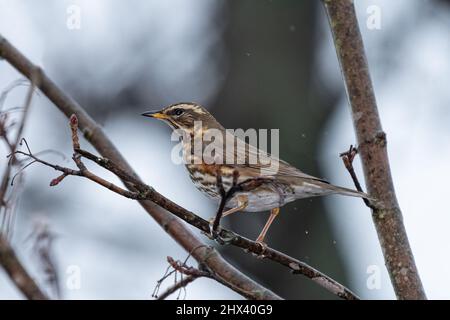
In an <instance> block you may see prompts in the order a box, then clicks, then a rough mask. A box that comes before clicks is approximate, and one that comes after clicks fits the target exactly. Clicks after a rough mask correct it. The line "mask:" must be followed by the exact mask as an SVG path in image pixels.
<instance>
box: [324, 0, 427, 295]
mask: <svg viewBox="0 0 450 320" xmlns="http://www.w3.org/2000/svg"><path fill="white" fill-rule="evenodd" d="M323 3H324V5H325V10H326V12H327V14H328V18H329V22H330V27H331V31H332V33H333V38H334V43H335V47H336V52H337V56H338V58H339V63H340V66H341V70H342V74H343V77H344V81H345V85H346V89H347V95H348V98H349V102H350V107H351V112H352V116H353V117H352V118H353V124H354V127H355V131H356V136H357V138H358V151H359V154H360V155H361V160H362V166H363V170H364V176H365V180H366V185H367V189H368V193H369V194H370V196H371V197H373V198H375V199H377V200H378V202H379V204H377V206H376V207H375V208H373V209H372V217H373V222H374V224H375V227H376V230H377V233H378V238H379V240H380V245H381V248H382V250H383V254H384V259H385V261H386V267H387V270H388V272H389V275H390V277H391V282H392V285H393V287H394V291H395V293H396V295H397V298H398V299H426V295H425V292H424V289H423V286H422V282H421V280H420V277H419V273H418V271H417V267H416V264H415V261H414V256H413V253H412V251H411V247H410V245H409V241H408V237H407V234H406V230H405V226H404V224H403V218H402V212H401V210H400V206H399V204H398V202H397V198H396V196H395V190H394V184H393V181H392V176H391V170H390V167H389V160H388V154H387V150H386V143H387V142H386V141H387V140H386V134H385V133H384V132H383V129H382V127H381V121H380V117H379V115H378V108H377V104H376V101H375V94H374V90H373V86H372V82H371V79H370V74H369V67H368V64H367V59H366V56H365V53H364V44H363V41H362V37H361V33H360V30H359V27H358V20H357V18H356V13H355V8H354V5H353V1H350V0H323Z"/></svg>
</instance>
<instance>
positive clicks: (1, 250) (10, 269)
mask: <svg viewBox="0 0 450 320" xmlns="http://www.w3.org/2000/svg"><path fill="white" fill-rule="evenodd" d="M0 265H1V266H2V267H3V268H4V269H5V271H6V273H7V274H8V276H9V278H10V279H11V280H12V281H13V282H14V284H15V285H16V287H17V288H18V289H19V290H20V291H21V292H22V293H23V294H24V295H25V297H27V298H28V299H33V300H46V299H48V298H47V296H46V295H45V294H44V293H43V292H42V291H41V289H39V287H38V285H37V284H36V282H35V281H34V280H33V278H32V277H31V276H30V275H29V274H28V272H27V271H26V270H25V268H24V267H23V265H22V263H21V262H20V261H19V259H18V258H17V256H16V254H15V253H14V250H13V249H12V248H11V246H10V245H9V243H8V241H7V240H6V239H5V238H4V237H3V236H2V235H1V234H0Z"/></svg>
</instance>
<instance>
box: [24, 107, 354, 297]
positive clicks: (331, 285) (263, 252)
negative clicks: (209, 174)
mask: <svg viewBox="0 0 450 320" xmlns="http://www.w3.org/2000/svg"><path fill="white" fill-rule="evenodd" d="M69 122H70V127H71V132H72V145H73V149H74V155H73V159H74V161H75V163H76V164H77V166H78V168H79V169H80V170H74V169H70V168H65V167H61V166H58V165H54V164H50V163H48V162H46V161H43V160H41V159H39V158H38V157H36V156H35V155H33V154H32V153H31V150H30V148H29V147H28V145H27V150H28V151H27V152H24V151H20V150H19V151H16V153H17V154H22V155H25V156H29V157H30V158H32V159H33V160H34V161H36V162H38V163H41V164H43V165H46V166H49V167H51V168H53V169H55V170H57V171H60V172H62V173H63V175H61V176H58V177H57V178H56V179H53V180H52V182H51V183H50V185H56V184H57V183H55V181H60V180H62V178H61V177H63V176H64V177H65V176H68V175H74V176H81V177H86V178H88V179H89V180H91V181H93V182H95V183H97V184H99V185H101V186H103V187H105V188H107V189H110V190H111V191H113V192H115V193H117V194H119V195H122V196H124V197H127V198H130V199H135V200H151V201H153V202H155V203H157V204H158V205H160V206H161V207H163V208H164V209H166V210H168V211H170V212H172V213H173V214H175V215H176V216H177V217H179V218H181V219H183V220H184V221H186V222H187V223H189V224H191V225H192V226H194V227H196V228H198V229H200V230H201V231H203V232H204V233H206V234H209V232H210V224H209V222H208V221H206V220H204V219H203V218H201V217H199V216H197V215H196V214H194V213H192V212H190V211H188V210H186V209H184V208H182V207H180V206H178V205H177V204H175V203H173V202H171V201H170V200H168V199H166V198H164V197H163V196H161V195H160V194H159V193H158V192H156V191H155V190H154V189H153V188H152V187H150V186H148V185H146V184H144V183H142V182H140V181H139V180H137V179H136V178H134V177H133V176H131V175H129V174H128V173H127V172H125V171H124V170H122V169H121V168H120V167H118V166H117V165H116V164H115V163H114V162H112V161H111V160H109V159H105V158H101V157H98V156H95V155H93V154H92V153H90V152H88V151H86V150H83V149H79V148H78V149H77V147H80V145H79V139H78V136H77V125H78V121H77V119H76V116H75V115H72V116H71V117H70V121H69ZM81 157H84V158H86V159H89V160H91V161H93V162H95V163H96V164H98V165H99V166H101V167H103V168H105V169H107V170H108V171H111V172H112V173H114V174H115V175H117V176H118V177H119V178H120V179H121V180H122V181H125V183H126V184H128V185H133V188H135V189H136V190H137V191H135V192H132V191H128V190H126V189H123V188H121V187H119V186H117V185H115V184H113V183H111V182H108V181H106V180H104V179H103V178H101V177H99V176H97V175H95V174H93V173H92V172H90V171H89V170H88V169H87V168H86V166H85V165H84V164H83V162H82V161H81ZM219 180H220V178H219ZM260 183H262V181H259V180H254V179H253V180H249V181H245V182H243V183H241V184H239V185H236V186H235V188H234V190H250V189H252V188H255V187H256V186H258V185H259V184H260ZM225 199H226V198H225ZM222 209H223V208H222ZM219 210H220V209H219ZM217 236H218V238H219V239H225V240H224V242H227V243H230V244H232V245H234V246H237V247H240V248H242V249H245V250H246V251H248V252H251V253H253V254H255V255H257V256H259V257H262V258H267V259H270V260H273V261H275V262H278V263H280V264H282V265H284V266H286V267H288V268H289V269H291V271H292V272H293V273H294V274H302V275H304V276H306V277H308V278H310V279H312V280H313V281H315V282H317V283H318V284H319V285H321V286H323V287H324V288H326V289H327V290H329V291H330V292H332V293H333V294H335V295H337V296H339V297H342V298H345V299H352V300H353V299H358V297H357V296H356V295H355V294H354V293H352V292H351V291H350V290H349V289H347V288H345V287H344V286H343V285H341V284H340V283H338V282H337V281H335V280H333V279H331V278H330V277H328V276H327V275H325V274H323V273H321V272H319V271H317V270H315V269H314V268H312V267H311V266H309V265H307V264H306V263H304V262H301V261H299V260H297V259H294V258H292V257H289V256H288V255H285V254H283V253H281V252H278V251H276V250H274V249H272V248H270V247H267V246H264V247H262V246H261V244H260V243H258V242H255V241H251V240H249V239H247V238H244V237H242V236H240V235H238V234H236V233H234V232H232V231H229V230H226V229H222V228H220V229H218V230H217ZM195 251H196V250H194V251H193V254H194V253H195ZM199 263H201V262H200V261H199ZM208 268H209V267H208ZM211 273H212V274H216V272H214V271H213V270H211ZM215 278H216V280H217V278H221V279H222V281H226V280H225V279H223V278H222V277H221V276H220V275H218V276H217V277H215ZM226 285H227V286H228V287H230V288H232V289H234V290H235V291H238V292H240V293H243V292H244V293H246V296H251V294H250V293H248V292H252V291H247V290H245V289H241V288H239V287H236V286H235V285H233V284H230V283H227V284H226Z"/></svg>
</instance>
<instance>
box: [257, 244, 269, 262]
mask: <svg viewBox="0 0 450 320" xmlns="http://www.w3.org/2000/svg"><path fill="white" fill-rule="evenodd" d="M255 243H256V244H258V245H259V246H260V247H261V250H260V251H259V253H258V254H255V255H256V257H257V258H258V259H264V258H265V257H266V256H265V255H264V253H265V252H266V250H267V248H268V246H267V244H266V243H265V242H263V241H261V240H256V241H255Z"/></svg>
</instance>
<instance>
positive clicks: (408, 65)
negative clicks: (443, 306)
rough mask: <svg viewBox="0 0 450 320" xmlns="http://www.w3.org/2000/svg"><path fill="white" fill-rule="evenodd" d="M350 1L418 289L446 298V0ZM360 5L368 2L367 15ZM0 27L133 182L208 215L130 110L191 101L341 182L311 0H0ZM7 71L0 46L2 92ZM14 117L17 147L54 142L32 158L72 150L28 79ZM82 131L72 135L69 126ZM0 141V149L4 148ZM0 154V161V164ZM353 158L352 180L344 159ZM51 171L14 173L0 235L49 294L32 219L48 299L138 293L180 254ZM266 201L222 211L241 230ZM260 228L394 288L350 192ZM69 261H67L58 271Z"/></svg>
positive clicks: (350, 282)
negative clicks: (270, 136) (20, 132)
mask: <svg viewBox="0 0 450 320" xmlns="http://www.w3.org/2000/svg"><path fill="white" fill-rule="evenodd" d="M355 3H356V9H357V14H358V18H359V22H360V28H361V32H362V34H363V39H364V41H365V47H366V53H367V57H368V61H369V66H370V71H371V76H372V80H373V83H374V87H375V93H376V97H377V101H378V105H379V109H380V115H381V119H382V123H383V127H384V130H385V131H386V133H387V137H388V151H389V156H390V159H391V166H392V173H393V177H394V182H395V186H396V191H397V194H398V198H399V202H400V206H401V208H402V210H403V214H404V220H405V224H406V228H407V232H408V235H409V239H410V242H411V245H412V249H413V252H414V254H415V258H416V262H417V264H418V268H419V272H420V275H421V277H422V280H423V283H424V286H425V290H426V293H427V295H428V297H429V298H434V299H448V298H450V293H449V292H448V290H447V289H446V288H448V287H449V286H450V276H449V275H448V271H450V254H449V253H448V250H446V245H447V244H448V243H449V242H450V233H449V232H448V226H449V225H450V212H449V209H448V207H447V204H446V197H448V195H449V194H448V186H447V181H449V180H450V171H449V169H448V168H449V167H448V164H449V163H450V148H449V145H450V129H449V126H448V124H449V122H450V108H449V105H450V90H448V88H449V85H450V25H449V21H450V5H449V4H450V3H449V1H444V0H428V1H425V0H414V1H411V0H398V1H388V0H383V1H382V0H371V1H365V0H358V1H355ZM374 13H375V14H378V13H379V24H378V25H375V26H374V25H373V20H371V19H373V14H374ZM77 18H79V19H77ZM74 19H75V20H74ZM0 33H1V34H2V35H3V36H5V37H6V38H8V39H9V40H10V42H11V43H12V44H13V45H15V46H16V47H17V48H18V49H20V50H21V51H22V52H23V53H24V54H25V55H26V56H27V57H29V58H30V59H31V60H32V61H33V62H34V63H36V64H38V65H40V66H42V67H43V69H44V70H45V71H46V72H47V74H48V75H49V76H50V78H52V79H53V80H54V81H55V82H56V83H57V84H58V85H59V86H60V87H62V88H63V89H64V90H65V91H66V92H67V93H69V94H70V95H71V96H72V97H73V98H74V99H75V100H77V101H78V102H79V103H80V104H81V105H82V106H83V107H84V108H85V109H86V110H87V111H88V112H89V113H90V114H91V115H92V116H93V118H94V119H95V120H96V121H98V122H99V123H100V124H101V125H102V126H103V127H104V129H105V131H106V133H107V134H108V135H109V137H110V138H111V139H112V141H113V142H114V143H115V145H116V146H117V147H118V149H119V150H120V151H121V152H122V153H123V154H124V155H125V157H126V158H127V160H128V161H129V162H130V163H131V164H132V166H133V167H134V168H135V169H136V170H137V172H138V173H139V174H140V176H141V177H142V178H143V179H144V180H145V181H146V182H147V183H149V184H150V185H152V186H154V187H155V188H156V189H157V190H158V191H159V192H161V193H162V194H163V195H165V196H166V197H168V198H170V199H171V200H173V201H175V202H177V203H178V204H180V205H182V206H184V207H186V208H187V209H189V210H192V211H194V212H197V213H199V214H200V215H201V216H203V217H204V218H209V217H211V216H212V215H213V214H214V213H215V210H216V204H215V203H212V202H211V201H210V200H208V199H207V198H206V197H205V196H203V195H202V194H201V193H199V192H198V191H197V190H196V189H195V188H194V187H193V185H192V184H191V182H190V180H189V178H188V175H187V174H186V172H185V169H184V167H182V166H179V165H178V166H177V165H174V164H173V163H172V162H171V161H170V160H169V159H170V152H171V149H172V147H173V142H171V141H170V130H169V128H168V127H166V126H165V125H164V124H162V123H160V122H157V121H151V120H149V119H146V118H143V117H140V116H139V114H140V113H141V112H143V111H146V110H148V109H153V108H156V107H160V106H165V105H168V104H172V103H175V102H179V101H195V102H198V103H200V104H202V105H204V106H205V107H207V108H208V109H209V110H210V111H211V112H212V113H213V114H214V115H215V116H216V118H217V119H219V121H221V122H222V124H223V125H224V126H225V127H226V128H244V129H247V128H256V129H259V128H268V129H271V128H279V129H280V156H281V158H283V159H284V160H286V161H288V162H290V163H291V164H293V165H296V166H297V167H299V168H300V169H301V170H303V171H305V172H307V173H309V174H312V175H315V176H319V177H324V178H326V179H328V180H329V181H331V182H333V183H334V184H338V185H342V186H347V187H353V184H352V182H351V179H350V177H349V176H348V174H347V172H346V170H345V169H344V167H343V165H342V163H341V160H340V158H339V157H338V154H339V152H342V151H345V150H346V149H347V148H348V146H349V145H350V144H354V143H355V135H354V130H353V126H352V123H351V117H350V113H349V108H348V104H347V98H346V96H345V91H344V87H343V82H342V78H341V74H340V71H339V67H338V62H337V59H336V53H335V51H334V47H333V44H332V39H331V36H330V31H329V27H328V21H327V18H326V16H325V14H324V10H323V8H322V6H321V3H320V1H296V0H290V1H288V0H283V1H269V0H264V1H259V0H258V1H257V0H245V1H237V0H233V1H219V0H215V1H208V0H199V1H188V0H170V1H161V0H152V1H137V0H132V1H127V2H124V1H118V0H108V1H107V0H97V1H87V0H84V1H81V0H80V1H75V0H72V1H56V0H52V1H51V0H48V1H46V2H45V5H43V3H42V2H37V1H26V0H14V1H13V0H0ZM20 78H21V76H20V75H19V74H18V73H17V72H16V71H15V70H14V69H13V68H12V67H11V66H10V65H8V63H6V62H5V61H0V88H1V89H2V90H4V89H6V88H7V87H8V86H9V85H10V84H11V83H13V82H14V81H15V80H17V79H20ZM27 90H28V87H27V86H19V87H17V88H15V89H13V90H11V91H10V92H9V94H8V96H7V98H6V100H5V101H4V103H3V109H8V108H14V107H20V106H22V105H23V103H24V100H25V96H26V93H27ZM16 116H17V114H16ZM28 120H29V121H28V123H27V127H26V129H25V132H24V136H25V137H26V138H27V140H28V143H29V145H30V147H31V148H32V150H33V151H39V150H44V149H53V150H58V151H60V152H62V153H64V154H65V155H66V156H67V158H66V159H63V158H61V157H59V156H56V155H54V154H49V155H46V156H45V157H46V159H49V160H51V161H53V162H57V163H59V164H61V165H65V166H73V164H72V163H71V162H70V161H69V159H68V158H70V155H71V141H70V135H69V131H68V127H67V119H66V118H65V117H64V116H63V115H62V114H61V113H59V111H58V110H57V109H56V108H55V107H54V106H53V105H52V104H51V103H50V102H49V101H48V100H47V99H46V97H45V96H43V95H42V94H39V95H35V97H34V100H33V104H32V107H31V112H30V114H29V118H28ZM82 146H83V147H85V148H88V149H89V147H88V144H87V143H86V142H84V141H82ZM0 148H1V149H0V158H1V159H6V154H7V149H6V148H5V146H4V145H1V146H0ZM5 165H6V160H2V161H1V162H0V167H1V168H0V169H1V170H4V168H5ZM355 165H356V168H357V170H358V174H359V176H360V177H361V180H362V172H361V169H360V164H359V160H357V161H355ZM90 168H91V169H92V170H93V171H94V172H96V173H98V174H100V175H102V176H103V177H106V178H108V179H111V180H113V181H117V180H116V179H114V177H112V176H111V175H110V174H108V173H106V172H104V171H102V170H98V168H96V167H95V166H92V165H90ZM55 176H56V175H55V172H54V171H53V170H51V169H49V168H46V167H42V166H40V165H35V166H32V167H30V168H28V169H27V170H26V171H25V172H24V174H23V175H22V177H21V184H20V185H21V189H20V193H19V198H18V202H17V205H16V206H15V208H14V216H15V218H14V221H13V222H14V223H13V224H14V225H13V227H12V229H11V230H10V231H11V234H10V236H11V242H12V245H13V246H14V248H15V249H16V250H17V253H18V254H19V256H20V258H21V259H22V260H23V261H24V262H25V264H26V266H27V268H28V269H29V270H30V271H31V273H32V274H33V275H34V276H35V277H36V279H37V281H38V282H39V283H40V284H41V285H42V286H43V287H44V288H46V289H47V290H48V292H49V294H51V295H52V296H53V297H55V296H56V295H57V290H55V289H53V288H52V285H51V282H52V281H49V279H48V276H46V272H45V264H43V263H42V257H39V254H37V252H39V250H37V249H36V242H38V247H39V239H38V240H36V237H38V238H39V234H42V233H39V232H40V231H39V230H42V229H44V230H46V231H45V232H47V233H49V234H51V235H52V236H51V239H52V241H51V243H50V244H51V249H50V253H51V258H52V261H53V262H54V265H55V268H56V271H57V277H58V282H59V291H60V297H62V298H65V299H120V298H123V299H151V294H152V291H153V288H154V287H155V285H156V281H157V280H158V279H160V278H161V277H162V276H163V274H164V272H165V270H166V268H167V263H166V256H172V257H174V258H175V259H181V260H183V259H184V258H185V257H186V252H184V251H183V250H182V249H181V248H180V247H179V246H178V245H177V244H176V243H175V242H174V241H173V240H172V239H171V238H170V237H169V236H167V235H166V234H165V233H164V232H163V230H162V229H161V228H160V227H159V226H158V225H157V224H156V223H155V222H154V221H153V220H152V219H151V218H149V216H148V215H147V214H146V213H145V212H144V210H143V209H141V207H140V206H139V205H138V204H137V203H135V202H133V201H131V200H128V199H125V198H122V197H120V196H117V195H115V194H113V193H111V192H110V191H108V190H104V189H102V188H101V187H99V186H97V185H94V184H93V183H90V182H88V181H86V180H83V179H79V178H75V177H69V178H67V179H65V180H64V181H63V182H62V183H61V184H60V185H58V186H57V187H53V188H50V187H49V186H48V184H49V181H50V180H51V179H53V178H54V177H55ZM267 216H268V213H244V214H235V215H232V216H231V217H230V218H226V219H224V220H223V222H222V223H224V224H225V226H226V227H229V228H231V229H232V230H234V231H236V232H238V233H241V234H243V235H245V236H247V237H250V238H256V236H257V235H258V233H259V231H260V229H261V228H262V226H263V224H264V222H265V220H266V219H267ZM194 232H195V233H197V234H198V233H199V232H198V231H197V230H194ZM36 235H37V236H36ZM203 239H204V240H205V241H207V242H208V243H210V244H212V245H214V244H213V243H212V242H210V241H209V240H207V239H206V238H203ZM267 242H268V243H269V244H270V245H271V246H272V247H274V248H276V249H278V250H280V251H283V252H285V253H287V254H289V255H292V256H294V257H296V258H298V259H300V260H303V261H305V262H307V263H308V264H310V265H312V266H313V267H315V268H317V269H319V270H321V271H322V272H324V273H326V274H328V275H330V276H331V277H333V278H335V279H336V280H338V281H340V282H342V283H344V284H345V285H347V286H348V287H349V288H350V289H352V290H353V291H354V292H356V293H357V294H358V295H360V296H361V297H362V298H367V299H392V298H394V293H393V290H392V287H391V285H390V281H389V277H388V275H387V273H386V271H385V267H384V262H383V258H382V255H381V250H380V246H379V243H378V240H377V235H376V232H375V229H374V227H373V224H372V220H371V216H370V212H369V210H368V209H367V208H366V207H365V206H364V205H363V203H362V201H359V200H358V199H353V198H344V197H334V196H333V197H327V198H315V199H311V200H308V199H307V200H299V201H296V202H294V203H291V204H289V205H287V206H285V207H283V209H282V211H281V214H280V216H279V218H278V219H277V220H276V221H275V223H274V224H273V226H272V227H271V230H270V232H269V235H268V238H267ZM45 243H46V244H48V242H45ZM46 244H44V246H45V245H46ZM218 249H219V250H220V251H221V252H222V253H223V255H224V256H225V257H226V258H227V259H228V260H229V261H230V262H231V263H232V264H234V265H235V266H236V267H238V268H239V269H241V270H242V271H243V272H245V273H246V274H248V275H249V276H251V277H252V278H253V279H255V280H256V281H258V282H260V283H261V284H263V285H265V286H267V287H268V288H270V289H272V290H273V291H275V292H276V293H278V294H279V295H281V296H282V297H284V298H289V299H335V297H334V296H333V295H331V294H330V293H328V292H327V291H326V290H324V289H322V288H321V287H319V286H317V285H315V284H314V283H312V282H311V281H310V280H308V279H305V278H303V277H301V276H293V275H292V274H291V273H289V272H288V271H287V270H286V269H285V268H283V267H280V266H279V265H277V264H275V263H272V262H270V261H265V260H259V259H255V258H254V257H252V256H250V255H248V254H245V253H243V252H242V251H241V250H239V249H236V248H234V247H220V246H218ZM192 264H194V261H192ZM74 273H77V274H79V275H80V282H79V283H78V284H79V285H75V286H74V285H73V283H72V282H71V281H72V279H71V276H73V275H74ZM373 277H376V281H375V282H373V279H374V278H373ZM50 280H51V279H50ZM378 280H379V281H378ZM172 281H173V279H171V280H168V281H167V282H166V283H164V284H163V288H164V287H165V286H168V285H170V284H172V283H173V282H172ZM373 283H375V285H373ZM183 296H184V294H182V296H181V297H183ZM176 297H177V295H176V294H175V295H172V296H171V298H176ZM17 298H22V296H21V294H20V293H19V292H18V291H17V290H16V289H15V287H14V286H13V284H12V283H11V282H10V280H9V279H8V278H7V277H6V275H5V274H4V272H3V270H0V299H17ZM227 298H232V299H235V298H236V299H239V298H240V296H238V295H236V294H235V293H234V292H232V291H230V290H229V289H227V288H225V287H223V286H221V285H219V284H217V283H215V282H214V281H211V280H208V279H200V280H197V281H195V282H194V283H193V284H191V285H189V287H188V288H187V293H186V299H227Z"/></svg>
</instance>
